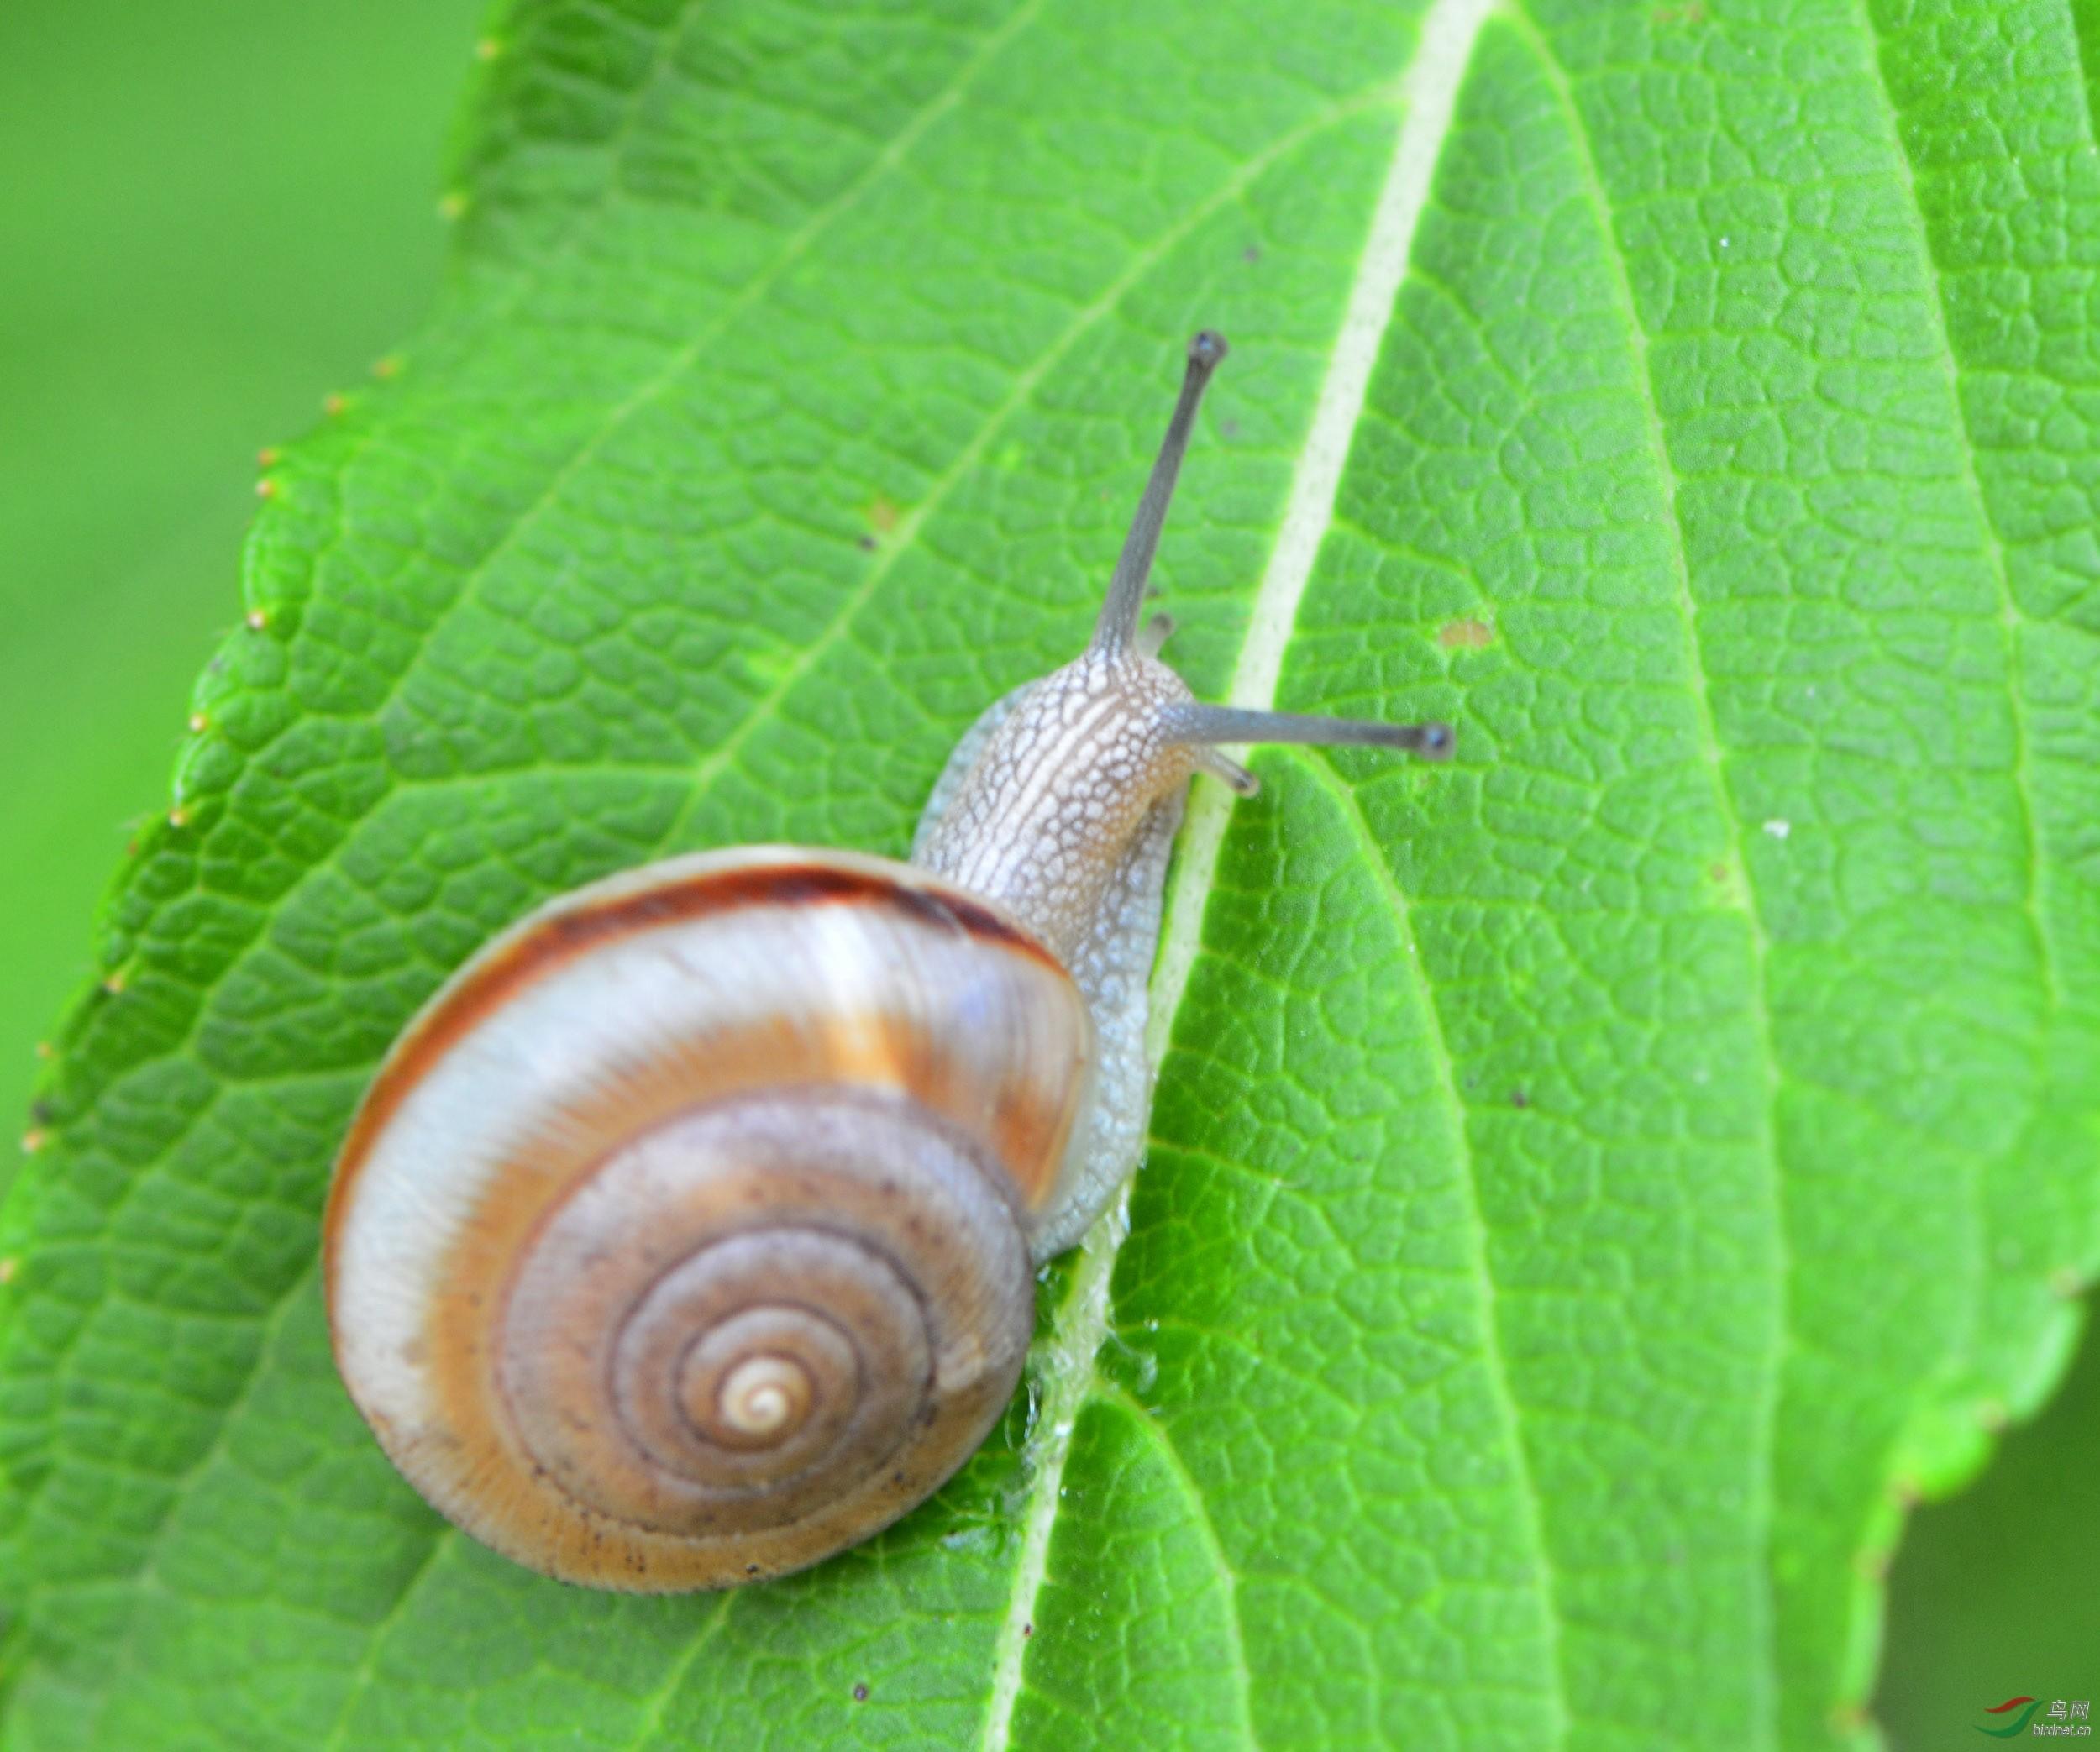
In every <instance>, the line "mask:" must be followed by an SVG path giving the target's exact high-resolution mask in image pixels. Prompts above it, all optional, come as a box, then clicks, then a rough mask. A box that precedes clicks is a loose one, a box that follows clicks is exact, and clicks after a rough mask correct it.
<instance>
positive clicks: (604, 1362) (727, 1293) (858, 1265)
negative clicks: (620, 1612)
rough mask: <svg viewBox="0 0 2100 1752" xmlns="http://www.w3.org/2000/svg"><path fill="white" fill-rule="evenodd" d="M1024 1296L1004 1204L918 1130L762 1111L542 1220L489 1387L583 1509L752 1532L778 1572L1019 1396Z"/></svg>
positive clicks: (893, 1509)
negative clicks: (494, 1387)
mask: <svg viewBox="0 0 2100 1752" xmlns="http://www.w3.org/2000/svg"><path fill="white" fill-rule="evenodd" d="M1030 1282H1031V1280H1030V1277H1029V1273H1028V1267H1027V1247H1026V1242H1025V1241H1024V1240H1023V1239H1022V1235H1021V1225H1020V1221H1019V1214H1018V1212H1017V1210H1016V1208H1015V1206H1014V1204H1013V1202H1012V1200H1011V1195H1010V1194H1008V1193H1004V1192H1002V1191H1001V1190H1000V1188H999V1186H998V1183H997V1181H996V1179H995V1178H994V1177H993V1176H991V1175H989V1174H987V1172H985V1170H984V1167H983V1166H982V1165H980V1164H979V1163H978V1162H974V1161H973V1160H972V1159H971V1158H970V1157H969V1154H968V1152H967V1151H966V1150H964V1149H963V1148H962V1147H960V1146H958V1142H957V1141H956V1140H954V1139H953V1138H950V1137H947V1136H941V1135H940V1134H939V1133H938V1132H937V1130H929V1129H928V1127H927V1122H926V1120H925V1116H924V1115H921V1114H918V1113H915V1112H913V1111H911V1109H907V1108H906V1107H905V1106H904V1105H903V1104H900V1103H898V1102H895V1101H885V1100H877V1099H869V1098H866V1097H862V1096H856V1095H853V1094H838V1093H837V1092H830V1091H821V1090H810V1091H802V1092H799V1093H796V1094H777V1095H759V1096H754V1097H753V1098H750V1099H746V1100H742V1101H735V1102H730V1103H726V1104H721V1105H719V1106H717V1107H715V1108H711V1109H705V1110H702V1111H701V1112H699V1113H696V1114H693V1115H686V1116H683V1117H681V1118H680V1119H678V1120H674V1121H672V1122H671V1123H670V1124H669V1125H665V1126H663V1127H661V1128H659V1130H656V1131H654V1132H653V1133H651V1134H649V1135H648V1136H644V1137H643V1138H641V1139H639V1140H638V1141H636V1142H635V1143H633V1145H632V1146H628V1147H627V1149H625V1150H624V1151H622V1152H620V1154H619V1155H617V1157H614V1158H612V1159H611V1160H609V1161H608V1162H606V1163H605V1164H604V1165H603V1167H601V1169H600V1170H599V1172H597V1173H596V1174H595V1175H593V1176H592V1177H591V1178H590V1180H589V1181H588V1182H586V1183H585V1184H584V1185H583V1186H582V1187H580V1188H579V1189H578V1191H577V1192H576V1193H575V1195H574V1196H573V1197H572V1198H571V1199H570V1200H569V1201H568V1202H567V1204H565V1205H564V1206H563V1208H562V1209H560V1210H559V1212H557V1213H556V1214H554V1216H553V1217H552V1218H551V1219H550V1220H549V1221H548V1222H547V1223H545V1224H544V1225H543V1227H542V1228H541V1230H540V1231H539V1233H538V1236H537V1238H536V1239H535V1241H534V1243H533V1247H532V1250H531V1251H530V1252H529V1254H528V1255H527V1256H525V1257H524V1259H523V1260H522V1262H520V1263H519V1266H518V1268H517V1276H516V1278H515V1280H514V1283H513V1287H512V1293H511V1294H510V1296H509V1297H508V1298H507V1303H506V1305H505V1306H504V1307H503V1308H502V1309H500V1310H498V1311H497V1312H496V1314H495V1316H494V1318H493V1319H492V1321H491V1325H492V1327H493V1329H494V1330H492V1331H491V1345H492V1346H493V1347H494V1349H495V1351H496V1356H497V1364H496V1371H495V1376H496V1383H497V1386H498V1387H499V1390H500V1395H501V1404H502V1408H503V1412H504V1414H506V1415H507V1419H508V1421H509V1424H510V1427H511V1431H512V1435H513V1436H514V1438H515V1440H517V1443H518V1444H519V1445H520V1446H521V1447H522V1449H523V1450H525V1453H526V1454H527V1455H528V1456H530V1460H531V1462H532V1464H533V1466H535V1467H537V1468H538V1469H542V1470H543V1471H544V1473H545V1474H546V1475H547V1476H548V1477H550V1478H551V1479H552V1480H554V1482H556V1483H557V1484H558V1485H559V1487H560V1488H561V1489H562V1490H563V1491H564V1492H566V1493H567V1494H568V1495H569V1496H570V1497H571V1498H574V1499H575V1502H576V1503H578V1504H579V1505H580V1506H582V1507H583V1508H585V1509H587V1510H589V1511H590V1512H591V1513H594V1514H598V1515H603V1516H606V1517H608V1518H610V1519H612V1520H614V1521H617V1522H620V1523H622V1524H627V1525H629V1526H633V1527H640V1528H646V1529H653V1530H655V1531H657V1532H659V1533H662V1534H669V1535H672V1536H674V1537H681V1538H685V1539H705V1540H714V1539H722V1538H725V1537H726V1536H727V1535H731V1534H737V1535H742V1536H743V1540H744V1543H743V1545H740V1546H739V1548H738V1552H737V1553H736V1554H735V1555H734V1557H733V1560H732V1561H733V1562H734V1563H735V1566H736V1567H737V1568H738V1571H741V1572H742V1573H747V1574H748V1573H749V1570H750V1566H751V1565H752V1564H753V1563H756V1564H757V1565H759V1568H760V1570H761V1571H776V1570H779V1569H782V1568H790V1567H794V1566H795V1562H796V1561H797V1559H798V1558H800V1557H801V1554H802V1553H803V1552H804V1551H808V1552H811V1554H813V1555H815V1554H821V1553H822V1552H824V1551H827V1550H832V1549H835V1548H836V1547H837V1546H838V1545H843V1544H845V1543H848V1541H849V1540H852V1539H854V1538H858V1537H861V1536H864V1534H867V1533H868V1532H870V1531H872V1530H873V1529H874V1528H876V1527H879V1526H881V1525H883V1524H885V1523H886V1522H887V1521H889V1520H890V1519H893V1518H894V1517H895V1515H896V1514H899V1513H902V1512H903V1510H904V1509H906V1508H909V1507H910V1506H911V1504H912V1503H915V1502H916V1501H917V1500H918V1499H919V1498H921V1496H923V1495H924V1494H925V1493H926V1492H927V1490H928V1489H930V1488H931V1487H932V1486H933V1485H935V1484H937V1483H938V1482H939V1481H940V1480H941V1479H942V1478H945V1477H947V1476H948V1473H949V1472H951V1471H953V1469H954V1468H955V1466H957V1465H958V1464H959V1463H960V1462H961V1461H963V1459H964V1458H966V1457H967V1456H969V1454H970V1453H971V1452H972V1451H973V1450H974V1449H975V1447H976V1446H977V1445H978V1444H979V1442H980V1441H981V1440H983V1439H984V1432H985V1430H986V1429H988V1428H989V1427H990V1424H991V1422H992V1420H993V1419H995V1418H996V1417H997V1416H998V1414H999V1412H1000V1408H1002V1407H1003V1406H1004V1405H1005V1402H1006V1400H1007V1398H1008V1396H1009V1395H1011V1393H1012V1391H1013V1388H1014V1384H1015V1382H1016V1380H1017V1379H1018V1378H1019V1376H1020V1372H1021V1361H1022V1359H1023V1357H1024V1356H1026V1351H1027V1346H1028V1332H1029V1324H1030V1319H1031V1314H1032V1306H1031V1299H1030V1295H1029V1285H1030ZM459 1313H460V1314H461V1315H462V1316H464V1317H470V1315H471V1311H470V1310H467V1309H461V1310H459ZM761 1535H762V1536H764V1537H763V1538H755V1539H754V1536H761ZM803 1561H806V1559H805V1560H803Z"/></svg>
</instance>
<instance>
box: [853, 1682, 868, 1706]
mask: <svg viewBox="0 0 2100 1752" xmlns="http://www.w3.org/2000/svg"><path fill="white" fill-rule="evenodd" d="M867 1701H868V1687H867V1686H864V1685H857V1686H854V1687H853V1702H856V1703H865V1702H867Z"/></svg>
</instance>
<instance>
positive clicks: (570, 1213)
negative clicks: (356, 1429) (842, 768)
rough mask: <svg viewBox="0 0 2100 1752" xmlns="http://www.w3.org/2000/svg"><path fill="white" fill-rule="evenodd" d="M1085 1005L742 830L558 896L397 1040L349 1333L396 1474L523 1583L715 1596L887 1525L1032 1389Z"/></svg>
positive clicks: (963, 937)
mask: <svg viewBox="0 0 2100 1752" xmlns="http://www.w3.org/2000/svg"><path fill="white" fill-rule="evenodd" d="M1092 1060H1093V1036H1092V1028H1091V1024H1090V1021H1089V1016H1088V1012H1087V1007H1086V1004H1085V1001H1084V998H1083V997H1082V996H1081V995H1080V994H1079V991H1078V989H1076V987H1075V986H1074V984H1073V982H1072V980H1071V978H1070V977H1069V976H1068V974H1067V973H1065V972H1064V970H1063V968H1061V967H1060V966H1059V965H1058V963H1057V961H1056V960H1055V958H1054V957H1052V956H1050V955H1049V954H1047V952H1045V951H1044V950H1043V948H1042V946H1041V945H1040V944H1038V943H1037V942H1035V941H1034V940H1033V939H1032V937H1031V936H1029V935H1028V934H1027V933H1026V932H1025V931H1021V930H1020V929H1019V928H1018V927H1017V926H1015V925H1014V924H1013V923H1011V921H1009V920H1007V919H1005V918H1004V917H1002V916H1000V915H998V914H997V913H996V912H995V911H994V910H992V909H990V908H989V907H987V906H985V905H984V904H983V903H982V902H981V901H979V900H975V899H974V898H973V897H971V896H970V895H969V894H965V893H963V892H962V891H960V890H958V889H953V887H951V886H950V885H949V884H944V883H942V882H941V881H939V880H938V879H934V878H932V877H929V876H927V874H925V873H922V872H919V871H916V870H914V869H912V868H910V867H908V866H906V865H902V864H897V863H890V862H889V861H887V860H885V859H879V858H864V857H860V856H858V855H855V854H853V853H848V852H828V851H827V852H812V851H806V850H801V849H797V848H793V847H746V848H740V849H739V850H738V851H735V852H727V853H717V854H707V855H703V856H701V857H697V858H684V859H675V860H672V861H670V862H668V863H661V864H657V865H653V866H649V867H647V868H644V869H642V870H639V871H634V872H630V873H627V874H625V875H622V876H620V877H617V878H614V879H611V880H610V881H607V882H603V883H600V884H596V885H594V886H592V887H589V888H585V889H580V890H578V891H576V892H575V893H574V894H569V895H566V896H564V897H563V898H562V899H561V900H559V901H557V902H555V903H554V905H550V906H549V907H547V908H545V909H543V910H541V911H540V912H538V913H536V914H534V915H532V916H530V917H529V918H528V919H527V920H525V921H523V922H522V923H521V924H520V925H518V926H515V927H513V928H512V930H511V931H507V932H506V933H505V934H504V935H502V936H500V937H498V938H496V940H495V941H494V942H492V943H491V944H490V945H489V946H488V947H486V949H484V950H483V951H482V952H480V954H479V955H477V956H476V957H475V958H474V959H473V960H472V961H471V962H470V963H468V964H467V966H466V967H465V968H463V969H462V970H461V971H460V973H459V974H458V975H456V976H455V977H454V979H453V980H452V981H451V982H450V983H449V984H447V985H446V986H445V987H444V989H443V990H441V991H440V992H439V993H438V996H437V997H436V998H435V999H433V1000H432V1002H431V1003H430V1005H428V1006H427V1007H426V1008H425V1010H423V1012H422V1014H421V1015H419V1016H418V1018H417V1020H416V1021H415V1022H414V1023H413V1024H412V1025H411V1026H410V1028H409V1030H408V1031H407V1033H406V1034H405V1035H404V1036H402V1040H401V1041H399V1042H398V1043H397V1044H396V1046H395V1048H394V1050H393V1052H391V1054H390V1056H389V1057H388V1059H387V1061H386V1064H385V1066H384V1067H383V1068H382V1069H381V1073H380V1076H379V1078H377V1080H376V1081H375V1083H374V1085H373V1087H372V1089H371V1090H370V1093H369V1094H368V1095H367V1097H366V1099H365V1105H364V1107H363V1108H362V1109H360V1115H359V1118H358V1120H357V1121H356V1123H355V1125H354V1127H353V1129H352V1131H351V1135H350V1138H349V1142H348V1143H347V1144H346V1146H345V1147H344V1152H343V1155H342V1157H341V1158H340V1160H339V1163H338V1167H337V1173H336V1179H335V1183H334V1186H333V1191H332V1193H331V1196H330V1200H329V1207H328V1219H327V1225H326V1230H325V1247H326V1264H327V1277H328V1305H329V1315H330V1324H331V1330H332V1333H333V1340H334V1344H335V1350H336V1357H337V1362H338V1366H339V1369H340V1371H341V1372H342V1375H343V1378H344V1382H345V1384H346V1385H347V1386H348V1387H349V1391H350V1393H351V1397H352V1398H353V1399H354V1400H355V1402H356V1403H357V1404H358V1407H359V1408H360V1410H361V1411H362V1412H363V1413H364V1414H365V1419H366V1420H367V1421H368V1422H369V1423H370V1424H371V1426H372V1428H373V1430H374V1431H375V1434H376V1435H378V1437H379V1439H380V1441H381V1445H383V1446H384V1447H385V1448H386V1452H387V1454H388V1455H389V1456H390V1457H391V1459H392V1460H393V1461H394V1462H395V1464H396V1466H399V1467H400V1468H401V1470H402V1472H403V1473H404V1474H405V1475H406V1476H407V1477H408V1478H409V1479H410V1481H411V1482H413V1483H414V1484H415V1485H416V1487H417V1489H418V1490H420V1491H421V1492H423V1495H424V1496H425V1497H426V1498H428V1500H429V1501H430V1502H431V1503H433V1504H434V1505H435V1506H436V1507H437V1508H438V1509H440V1510H441V1511H442V1512H443V1513H445V1514H446V1515H448V1516H449V1518H450V1519H453V1520H454V1521H455V1522H456V1523H458V1524H459V1525H460V1526H461V1527H463V1528H465V1529H466V1530H467V1531H468V1532H470V1533H471V1534H474V1535H475V1537H476V1538H478V1539H480V1540H483V1541H484V1542H485V1543H486V1544H488V1545H492V1546H494V1547H495V1548H496V1550H499V1551H501V1552H503V1553H505V1554H506V1555H509V1556H511V1557H512V1558H515V1559H516V1560H517V1561H519V1562H521V1563H523V1564H526V1565H528V1566H530V1567H532V1568H533V1569H536V1570H539V1571H543V1572H545V1573H547V1574H549V1575H553V1576H560V1577H562V1578H563V1579H564V1580H568V1581H572V1582H585V1583H588V1584H591V1585H594V1586H597V1587H615V1588H624V1589H630V1590H635V1591H648V1592H657V1591H668V1590H675V1589H684V1588H694V1587H726V1586H730V1585H732V1584H735V1583H738V1582H746V1581H749V1580H753V1579H756V1578H758V1577H760V1576H770V1575H779V1574H781V1573H784V1572H785V1571H790V1570H794V1569H798V1568H801V1567H802V1566H805V1565H807V1564H810V1563H813V1562H815V1561H817V1560H819V1559H820V1558H822V1557H824V1556H827V1555H830V1554H831V1553H832V1552H833V1551H836V1550H839V1549H841V1548H842V1547H843V1546H845V1545H850V1544H853V1543H854V1542H856V1541H857V1540H861V1539H864V1538H865V1537H867V1536H868V1535H869V1534H871V1533H874V1531H876V1530H878V1529H879V1528H881V1527H883V1526H885V1525H887V1524H889V1523H890V1521H892V1520H894V1519H895V1518H896V1517H897V1516H898V1515H900V1514H901V1513H904V1512H905V1511H906V1510H907V1509H909V1508H911V1507H912V1506H913V1505H914V1504H916V1503H918V1502H919V1501H920V1500H921V1499H922V1498H924V1497H925V1496H926V1495H927V1494H928V1493H929V1492H931V1491H932V1490H933V1489H934V1488H936V1487H937V1486H938V1485H939V1484H940V1483H941V1482H942V1481H943V1480H944V1479H945V1478H947V1477H948V1476H949V1474H950V1473H952V1472H953V1471H954V1469H955V1468H956V1467H957V1466H959V1465H960V1464H961V1462H962V1461H963V1460H964V1459H965V1458H967V1457H968V1456H969V1454H970V1453H971V1452H972V1451H974V1450H975V1448H976V1447H977V1445H979V1443H980V1442H981V1441H982V1440H983V1439H984V1435H985V1433H986V1432H987V1430H988V1429H990V1425H991V1424H992V1423H993V1422H994V1421H995V1419H996V1418H997V1417H998V1415H999V1414H1000V1410H1001V1409H1002V1408H1003V1407H1004V1406H1005V1403H1007V1401H1008V1399H1009V1398H1010V1397H1011V1393H1012V1392H1013V1389H1014V1387H1015V1384H1016V1381H1017V1380H1018V1378H1019V1375H1020V1371H1021V1363H1022V1361H1023V1359H1024V1358H1025V1356H1026V1350H1027V1345H1028V1339H1029V1331H1030V1324H1031V1319H1032V1305H1033V1304H1032V1275H1031V1272H1030V1251H1031V1248H1030V1230H1031V1225H1032V1223H1033V1221H1034V1220H1035V1217H1036V1215H1037V1213H1039V1212H1040V1211H1042V1209H1046V1208H1047V1207H1049V1206H1050V1205H1051V1204H1053V1201H1054V1199H1055V1196H1056V1193H1057V1190H1058V1182H1059V1179H1060V1177H1061V1174H1062V1172H1063V1167H1064V1164H1065V1162H1066V1160H1067V1157H1068V1155H1069V1154H1070V1153H1071V1150H1072V1146H1073V1142H1074V1130H1075V1123H1076V1121H1077V1119H1078V1117H1079V1115H1082V1114H1083V1113H1084V1110H1085V1109H1086V1107H1087V1105H1088V1100H1087V1097H1088V1090H1089V1078H1090V1076H1091V1072H1092Z"/></svg>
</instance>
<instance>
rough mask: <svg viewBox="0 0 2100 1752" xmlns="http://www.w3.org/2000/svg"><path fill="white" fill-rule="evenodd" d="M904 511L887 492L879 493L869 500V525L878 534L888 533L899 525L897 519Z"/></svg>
mask: <svg viewBox="0 0 2100 1752" xmlns="http://www.w3.org/2000/svg"><path fill="white" fill-rule="evenodd" d="M902 515H903V513H902V512H901V511H899V510H898V509H897V507H896V505H895V502H894V501H891V500H890V498H889V496H887V495H886V494H883V493H877V494H876V495H875V496H874V498H872V499H870V500H869V501H868V511H867V517H868V527H869V528H870V529H872V530H874V532H875V533H876V534H877V535H887V534H889V533H890V531H891V530H893V529H895V527H897V519H898V518H899V517H901V516H902Z"/></svg>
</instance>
